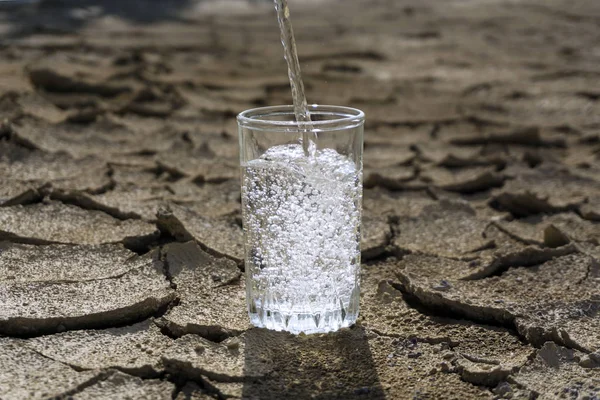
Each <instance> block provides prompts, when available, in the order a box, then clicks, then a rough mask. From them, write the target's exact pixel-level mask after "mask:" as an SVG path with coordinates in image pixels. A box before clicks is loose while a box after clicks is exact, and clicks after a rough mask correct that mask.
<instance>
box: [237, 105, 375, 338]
mask: <svg viewBox="0 0 600 400" xmlns="http://www.w3.org/2000/svg"><path fill="white" fill-rule="evenodd" d="M310 115H311V120H312V123H311V132H316V139H315V140H314V141H313V140H311V144H310V146H303V145H302V140H303V139H302V137H303V129H306V128H304V127H303V126H302V125H301V124H299V123H298V122H296V120H295V117H294V111H293V108H292V106H275V107H265V108H257V109H253V110H247V111H244V112H242V113H241V114H240V115H239V116H238V118H237V120H238V126H239V137H240V164H241V168H242V212H243V225H244V235H245V249H246V257H245V267H246V278H247V279H246V288H247V289H246V293H247V301H248V312H249V315H250V320H251V322H252V324H253V325H255V326H258V327H265V328H269V329H274V330H284V331H288V332H292V333H296V334H297V333H301V332H304V333H322V332H331V331H335V330H337V329H339V328H341V327H347V326H350V325H352V324H353V323H354V322H355V321H356V318H357V317H358V305H359V294H360V282H359V272H360V224H361V208H362V150H363V124H364V113H363V112H362V111H360V110H357V109H353V108H347V107H337V106H321V105H317V106H311V107H310ZM304 136H306V135H304ZM308 136H309V137H313V136H312V134H311V135H308Z"/></svg>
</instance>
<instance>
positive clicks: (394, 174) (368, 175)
mask: <svg viewBox="0 0 600 400" xmlns="http://www.w3.org/2000/svg"><path fill="white" fill-rule="evenodd" d="M364 174H365V179H364V186H365V187H366V188H371V187H375V186H381V187H385V188H387V189H391V190H399V189H406V188H408V187H411V186H414V184H413V182H410V181H412V180H413V179H414V178H416V172H415V168H414V167H412V166H402V165H396V166H392V167H385V168H376V169H371V168H365V171H364ZM420 185H421V186H422V187H424V186H425V185H424V184H420Z"/></svg>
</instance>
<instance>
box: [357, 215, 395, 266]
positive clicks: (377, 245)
mask: <svg viewBox="0 0 600 400" xmlns="http://www.w3.org/2000/svg"><path fill="white" fill-rule="evenodd" d="M391 237H392V231H391V228H390V224H389V223H388V222H387V218H382V217H377V216H374V215H368V214H367V215H365V216H363V219H362V229H361V243H360V249H361V254H362V259H363V261H364V260H368V259H370V258H374V257H377V256H378V255H380V254H382V253H383V252H384V251H385V250H386V247H387V245H388V244H389V241H390V239H391Z"/></svg>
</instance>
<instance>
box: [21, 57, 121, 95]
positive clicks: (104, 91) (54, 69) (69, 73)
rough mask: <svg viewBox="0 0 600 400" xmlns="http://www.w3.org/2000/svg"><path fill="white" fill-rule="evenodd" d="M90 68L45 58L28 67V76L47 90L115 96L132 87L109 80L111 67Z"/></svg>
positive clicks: (112, 71)
mask: <svg viewBox="0 0 600 400" xmlns="http://www.w3.org/2000/svg"><path fill="white" fill-rule="evenodd" d="M106 67H107V66H104V68H92V67H87V66H84V65H82V64H77V63H73V62H68V61H67V60H62V59H58V58H55V59H46V60H44V61H42V62H38V63H36V64H35V65H33V66H31V67H30V68H29V78H30V79H31V82H32V83H33V84H34V85H35V86H36V87H38V88H42V89H44V90H47V91H49V92H79V93H92V94H98V95H101V96H116V95H118V94H120V93H123V92H128V91H130V90H131V89H132V88H131V87H129V86H127V85H124V84H118V83H115V82H109V78H110V75H111V74H114V73H116V71H115V70H112V69H111V68H106Z"/></svg>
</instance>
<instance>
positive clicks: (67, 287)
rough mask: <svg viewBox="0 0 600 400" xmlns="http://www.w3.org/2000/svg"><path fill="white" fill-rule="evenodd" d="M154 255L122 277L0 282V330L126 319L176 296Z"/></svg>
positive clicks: (45, 329) (46, 329) (56, 328)
mask: <svg viewBox="0 0 600 400" xmlns="http://www.w3.org/2000/svg"><path fill="white" fill-rule="evenodd" d="M156 257H157V256H156V254H152V253H151V254H149V255H147V256H144V257H142V259H143V264H142V266H140V267H139V268H136V269H132V270H129V271H128V272H126V273H125V274H123V275H121V276H116V277H113V278H107V279H98V280H91V281H82V282H51V281H50V282H31V283H28V282H14V283H13V282H6V281H5V282H0V299H1V300H2V301H1V302H0V333H1V334H5V335H34V334H40V333H50V332H60V331H62V330H65V329H82V328H96V327H105V326H111V325H112V326H114V325H119V324H124V323H128V322H131V321H134V320H138V319H140V318H144V317H148V316H150V315H152V314H154V313H155V312H156V311H157V310H158V309H159V308H161V307H163V306H165V305H166V304H168V303H169V302H170V301H172V300H173V298H174V292H173V291H172V290H171V289H170V286H169V282H168V281H167V280H166V279H165V276H164V274H163V264H162V263H161V262H160V261H158V260H157V259H156Z"/></svg>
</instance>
